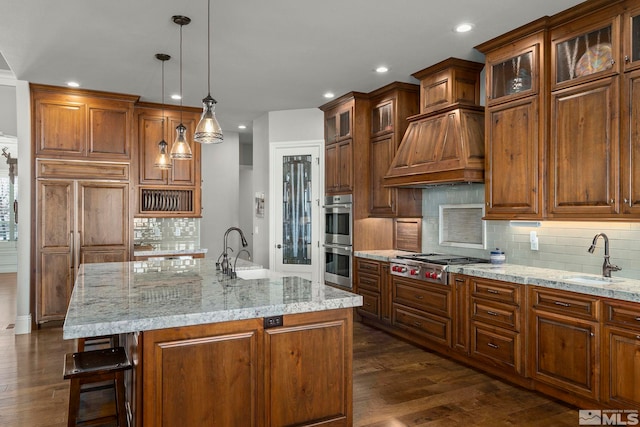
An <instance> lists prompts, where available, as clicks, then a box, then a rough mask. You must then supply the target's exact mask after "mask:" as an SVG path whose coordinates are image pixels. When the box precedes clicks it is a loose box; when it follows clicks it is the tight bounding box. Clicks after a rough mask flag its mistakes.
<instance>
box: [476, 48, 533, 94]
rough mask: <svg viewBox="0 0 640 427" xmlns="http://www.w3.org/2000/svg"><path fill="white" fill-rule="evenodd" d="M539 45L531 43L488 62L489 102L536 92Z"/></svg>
mask: <svg viewBox="0 0 640 427" xmlns="http://www.w3.org/2000/svg"><path fill="white" fill-rule="evenodd" d="M538 50H539V45H538V44H535V45H531V46H527V47H525V48H523V49H521V50H520V51H518V52H513V53H511V52H510V54H511V56H509V57H507V58H505V57H498V58H495V59H494V60H493V61H491V62H490V63H489V67H488V73H489V76H488V77H489V78H488V84H489V88H490V90H489V97H488V98H489V99H488V101H489V103H491V104H494V103H498V102H504V101H509V100H511V99H514V98H520V97H522V96H529V95H532V94H535V93H537V92H538V81H539V72H538V70H539V69H540V67H539V64H538V56H539V55H538Z"/></svg>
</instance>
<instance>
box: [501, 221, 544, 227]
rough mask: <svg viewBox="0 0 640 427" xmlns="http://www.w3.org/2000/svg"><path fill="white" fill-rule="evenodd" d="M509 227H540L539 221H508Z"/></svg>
mask: <svg viewBox="0 0 640 427" xmlns="http://www.w3.org/2000/svg"><path fill="white" fill-rule="evenodd" d="M509 226H510V227H541V226H542V223H541V222H540V221H509Z"/></svg>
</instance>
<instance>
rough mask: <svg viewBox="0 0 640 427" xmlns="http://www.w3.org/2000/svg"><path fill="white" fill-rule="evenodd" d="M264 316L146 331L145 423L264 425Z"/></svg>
mask: <svg viewBox="0 0 640 427" xmlns="http://www.w3.org/2000/svg"><path fill="white" fill-rule="evenodd" d="M261 320H262V319H252V320H246V321H237V322H225V323H218V324H212V325H199V326H191V327H184V328H172V329H161V330H157V331H147V332H144V333H143V334H142V337H143V346H142V347H143V356H142V358H143V365H142V366H143V367H144V369H143V372H142V376H143V393H144V399H143V401H142V402H141V403H142V410H143V419H144V425H148V426H204V425H207V426H240V425H242V426H256V425H262V423H261V420H260V419H261V414H260V407H259V406H260V404H259V396H260V394H261V393H262V390H261V389H260V384H261V376H262V360H261V357H260V354H261V352H262V345H261V338H262V332H261V327H262V325H261ZM323 352H324V349H323ZM319 353H322V352H319ZM291 372H295V371H293V370H292V371H289V372H285V373H283V377H284V378H283V379H286V378H291V376H290V373H291ZM328 394H329V393H327V395H328ZM323 396H324V395H323ZM280 400H281V401H282V403H283V404H285V399H280ZM286 404H288V405H289V406H292V407H294V408H295V407H297V405H291V401H286ZM280 425H283V424H280Z"/></svg>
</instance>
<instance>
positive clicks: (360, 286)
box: [354, 257, 391, 325]
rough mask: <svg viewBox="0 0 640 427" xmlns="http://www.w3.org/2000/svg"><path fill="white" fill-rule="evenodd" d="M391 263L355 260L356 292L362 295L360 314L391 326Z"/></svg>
mask: <svg viewBox="0 0 640 427" xmlns="http://www.w3.org/2000/svg"><path fill="white" fill-rule="evenodd" d="M389 282H390V276H389V263H388V262H382V261H376V260H370V259H363V258H358V257H356V258H355V279H354V283H355V292H357V293H358V294H359V295H362V307H358V309H357V311H358V314H359V315H360V316H362V317H364V318H367V319H369V320H373V321H375V322H381V323H384V324H387V325H388V324H391V288H390V283H389Z"/></svg>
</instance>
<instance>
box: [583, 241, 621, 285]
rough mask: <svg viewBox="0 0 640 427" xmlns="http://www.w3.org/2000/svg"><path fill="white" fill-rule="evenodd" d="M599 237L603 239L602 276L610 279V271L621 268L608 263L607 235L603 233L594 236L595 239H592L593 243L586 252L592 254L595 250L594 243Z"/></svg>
mask: <svg viewBox="0 0 640 427" xmlns="http://www.w3.org/2000/svg"><path fill="white" fill-rule="evenodd" d="M600 236H602V238H603V239H604V264H602V276H603V277H611V272H612V271H620V270H622V268H620V267H618V266H617V265H614V264H611V263H610V262H609V238H608V237H607V235H606V234H604V233H599V234H596V237H594V238H593V242H592V243H591V246H590V247H589V249H588V251H589V253H593V251H594V250H595V249H596V242H597V241H598V237H600Z"/></svg>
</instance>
